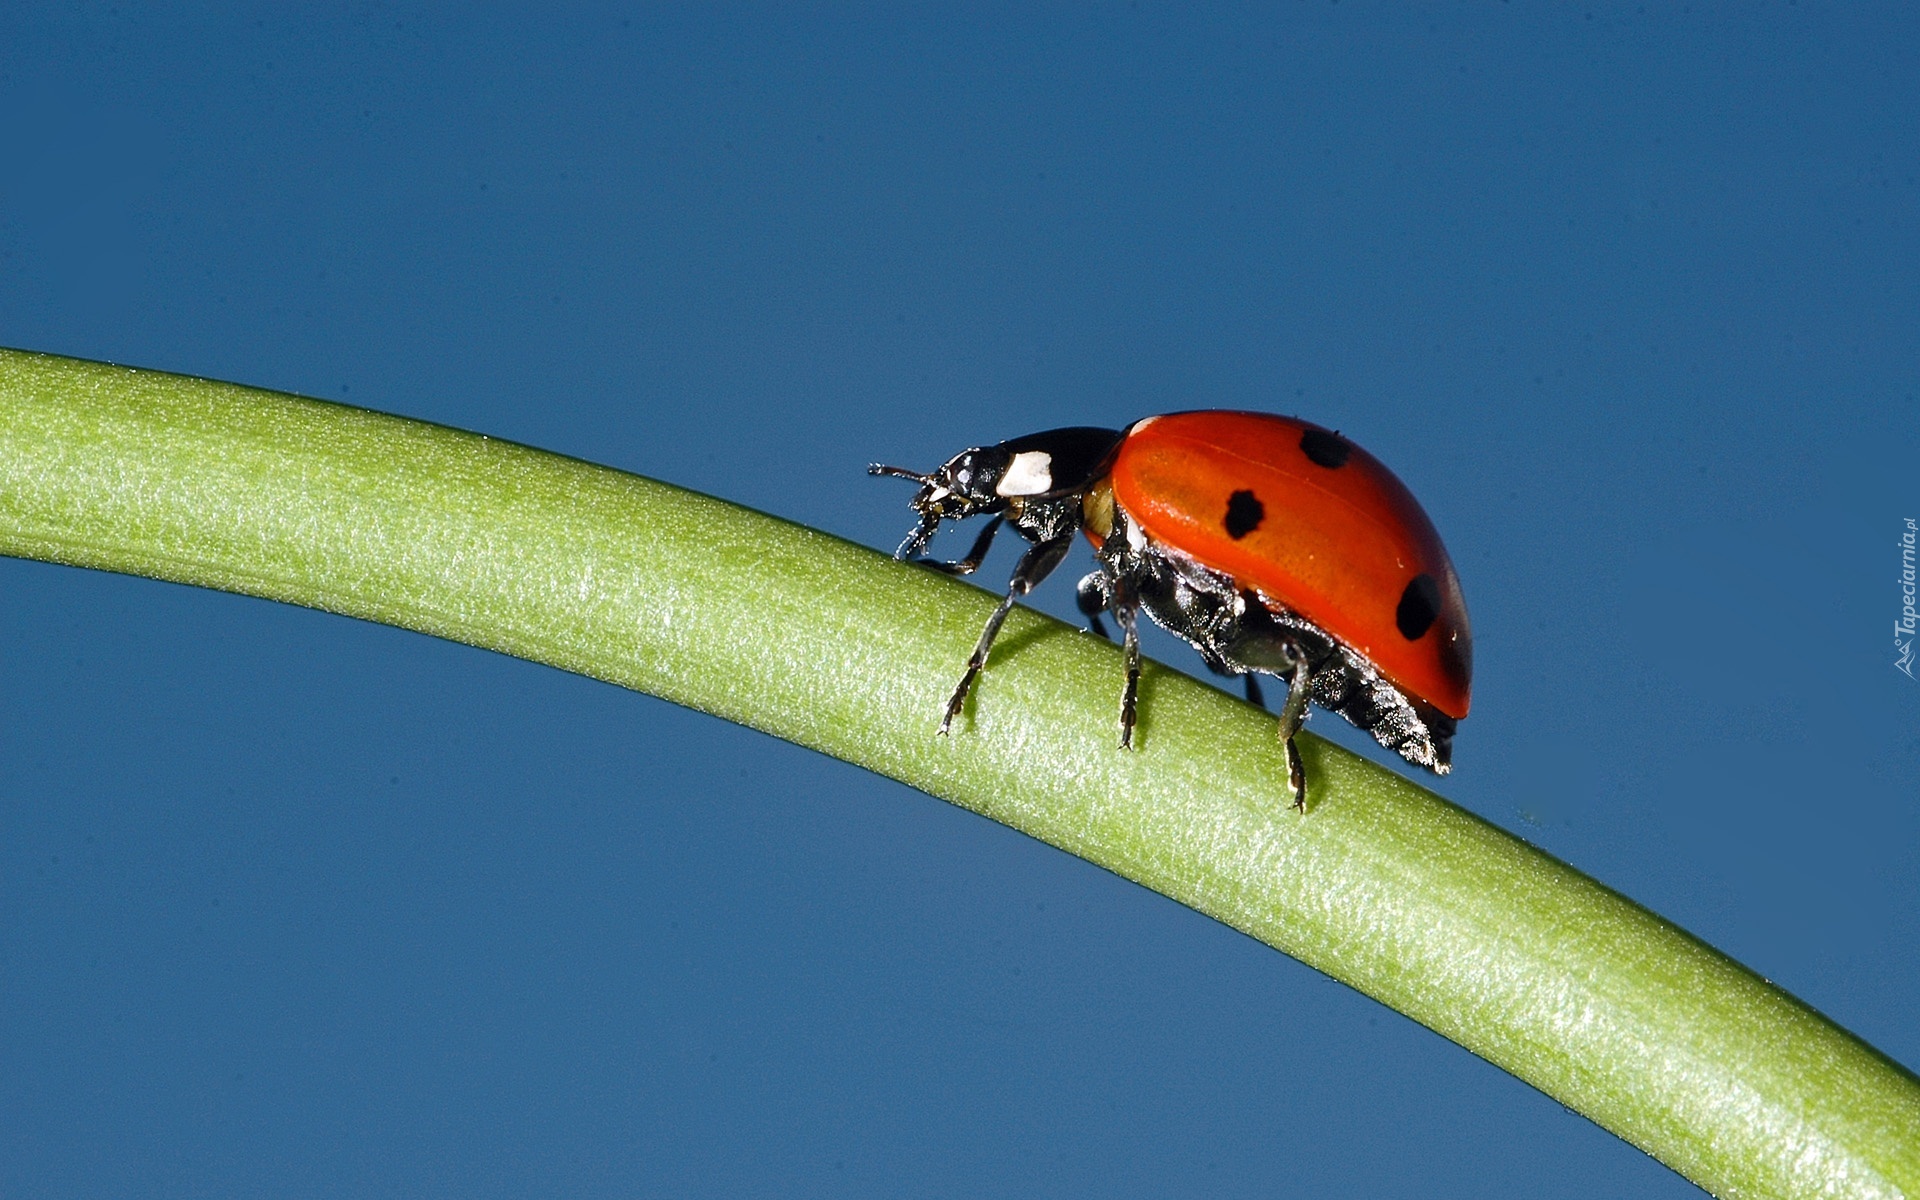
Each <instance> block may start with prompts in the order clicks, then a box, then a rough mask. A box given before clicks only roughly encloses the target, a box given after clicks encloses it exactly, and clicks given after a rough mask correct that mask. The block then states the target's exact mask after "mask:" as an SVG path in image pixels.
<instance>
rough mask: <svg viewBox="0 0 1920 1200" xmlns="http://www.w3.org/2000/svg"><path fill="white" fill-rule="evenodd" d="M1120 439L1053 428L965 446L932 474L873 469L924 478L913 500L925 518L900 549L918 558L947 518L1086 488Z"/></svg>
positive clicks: (1102, 432) (1106, 432) (1108, 432)
mask: <svg viewBox="0 0 1920 1200" xmlns="http://www.w3.org/2000/svg"><path fill="white" fill-rule="evenodd" d="M1119 443H1120V432H1119V431H1118V430H1114V429H1087V428H1074V429H1052V430H1048V431H1047V432H1046V433H1034V434H1028V435H1027V436H1026V437H1022V438H1015V439H1013V440H1012V441H1008V442H1001V443H1000V444H999V445H996V446H975V447H974V448H973V449H971V450H962V451H961V452H960V453H958V454H956V455H954V456H953V457H952V458H950V459H948V460H947V461H946V464H945V465H944V466H942V467H941V468H940V469H939V470H937V471H935V472H933V473H932V474H930V475H922V474H920V473H919V472H918V471H909V470H907V469H905V468H904V467H883V466H881V465H879V464H878V463H876V464H874V465H873V466H871V467H868V468H867V472H868V474H871V475H894V476H898V477H899V478H902V479H914V480H918V481H919V483H920V485H921V486H920V490H919V491H918V492H916V493H914V497H913V500H912V501H911V503H912V505H913V511H914V512H916V513H918V514H920V524H919V526H918V527H916V528H915V529H914V531H913V532H912V533H910V534H908V535H907V540H906V541H904V542H902V543H901V544H900V549H899V550H898V551H896V552H895V554H894V557H896V558H912V557H913V556H914V555H916V554H918V553H920V552H921V551H922V550H924V549H925V548H926V545H927V542H928V541H930V540H931V539H932V538H933V535H934V532H935V531H936V530H938V529H939V528H940V522H942V521H958V520H962V519H964V518H967V517H977V516H981V515H984V514H987V513H1000V512H1004V511H1006V509H1007V508H1008V506H1009V505H1016V504H1018V503H1020V502H1023V501H1029V500H1039V499H1051V498H1055V497H1060V496H1069V495H1075V494H1077V493H1079V492H1081V491H1084V490H1085V489H1086V487H1087V485H1088V484H1089V483H1091V482H1092V481H1093V479H1094V477H1095V476H1096V474H1097V473H1098V470H1099V468H1100V467H1101V466H1102V465H1104V464H1105V462H1106V460H1107V459H1108V458H1109V457H1111V456H1112V453H1113V449H1114V447H1115V446H1117V445H1119ZM1017 511H1018V510H1017V509H1016V513H1017ZM1018 523H1019V522H1018V521H1017V520H1016V521H1015V524H1018Z"/></svg>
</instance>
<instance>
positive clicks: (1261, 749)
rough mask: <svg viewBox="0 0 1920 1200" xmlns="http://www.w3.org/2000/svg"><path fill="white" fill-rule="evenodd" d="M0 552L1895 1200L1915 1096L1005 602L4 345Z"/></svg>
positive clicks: (728, 522)
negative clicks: (861, 789) (703, 715)
mask: <svg viewBox="0 0 1920 1200" xmlns="http://www.w3.org/2000/svg"><path fill="white" fill-rule="evenodd" d="M0 552H4V553H6V554H10V555H16V556H21V557H28V558H38V559H46V560H50V561H54V562H63V563H72V564H76V565H80V566H87V567H97V568H100V569H103V570H109V571H123V572H127V573H130V574H135V575H146V576H152V577H155V578H160V579H170V580H175V581H179V582H182V583H193V584H199V585H201V586H204V587H212V588H222V589H225V590H228V591H234V592H244V593H247V594H250V595H255V596H266V597H270V598H273V599H276V600H285V601H288V602H290V603H294V604H304V605H308V606H310V607H313V608H321V609H327V610H329V611H332V612H339V613H347V614H350V615H353V616H357V617H363V618H366V619H367V620H372V621H382V622H385V623H388V624H392V625H399V626H403V627H405V628H408V629H416V630H420V631H421V632H424V633H431V634H436V635H438V636H440V637H445V638H452V639H454V640H456V641H461V642H467V643H470V644H472V645H476V646H485V647H488V648H490V649H493V650H498V651H501V652H503V653H507V654H514V655H519V656H521V657H523V658H529V659H534V660H536V661H539V662H544V663H550V664H552V665H554V666H557V667H561V668H564V669H566V670H569V671H577V672H580V673H581V674H584V675H591V676H594V677H596V678H599V679H605V680H609V681H611V682H614V683H619V684H623V685H625V686H627V687H631V688H636V689H639V690H641V691H646V692H651V693H653V694H655V695H659V696H663V697H666V698H667V699H670V700H673V701H676V702H678V703H681V704H685V705H689V706H691V707H694V708H698V709H701V710H704V711H706V712H710V713H715V714H717V715H719V716H722V717H725V718H727V719H729V720H732V721H738V722H741V723H743V724H746V725H751V726H753V727H754V728H757V729H762V730H765V731H766V732H768V733H771V734H773V735H775V736H777V737H782V738H786V739H788V740H789V741H793V742H797V743H799V744H801V745H804V746H810V747H813V748H814V749H817V750H820V751H823V752H825V753H827V754H832V755H834V756H836V757H839V758H843V759H846V760H848V761H850V762H854V763H858V764H860V765H861V766H864V767H867V768H869V769H871V770H874V771H878V772H880V773H882V774H885V775H889V776H892V777H893V778H895V779H899V780H901V781H903V782H905V783H908V784H911V785H912V786H914V787H917V788H920V789H923V790H925V791H928V792H931V793H933V794H934V795H936V796H941V797H944V798H945V799H948V800H951V801H953V802H954V803H956V804H961V805H964V806H966V807H967V808H970V809H972V810H974V811H976V812H979V813H982V814H984V815H986V816H989V817H992V818H993V819H995V820H997V821H1003V822H1005V823H1007V824H1009V825H1012V826H1013V827H1015V828H1017V829H1021V830H1024V831H1026V832H1027V833H1029V834H1031V835H1033V836H1034V837H1037V838H1040V839H1043V840H1045V841H1047V842H1051V843H1052V844H1054V845H1056V846H1059V847H1061V848H1062V849H1065V850H1068V851H1070V852H1072V853H1074V854H1078V855H1080V856H1082V857H1084V858H1087V859H1090V860H1092V861H1093V862H1096V863H1099V864H1100V865H1102V866H1104V867H1107V868H1108V869H1110V870H1113V871H1116V872H1118V873H1119V874H1121V875H1124V876H1126V877H1127V878H1129V879H1134V880H1137V881H1139V882H1140V883H1142V884H1145V885H1146V886H1147V887H1150V888H1153V889H1154V890H1156V891H1159V892H1162V893H1164V894H1166V895H1168V896H1171V897H1173V898H1174V899H1176V900H1179V901H1181V902H1183V903H1185V904H1189V905H1191V906H1193V907H1194V908H1196V909H1199V910H1200V911H1202V912H1205V913H1208V914H1210V915H1212V916H1214V917H1216V918H1218V919H1219V920H1221V921H1224V922H1226V923H1227V924H1229V925H1232V926H1234V927H1235V928H1237V929H1241V930H1244V931H1246V932H1247V933H1249V934H1251V935H1252V936H1254V937H1256V938H1259V939H1260V940H1261V941H1264V942H1266V943H1268V944H1269V945H1271V946H1274V947H1276V948H1277V949H1280V950H1282V951H1285V952H1286V953H1288V954H1291V955H1293V956H1294V957H1296V958H1299V959H1301V960H1303V961H1305V962H1307V963H1309V964H1311V965H1313V966H1315V967H1317V968H1319V969H1320V970H1322V971H1325V972H1326V973H1327V974H1329V975H1332V976H1333V977H1334V978H1336V979H1340V980H1342V981H1344V982H1346V983H1348V984H1351V985H1352V986H1354V987H1356V988H1358V989H1360V990H1361V991H1363V992H1365V993H1367V994H1368V995H1370V996H1373V997H1376V998H1377V999H1379V1000H1381V1001H1382V1002H1384V1003H1386V1004H1389V1005H1391V1006H1393V1007H1394V1008H1396V1009H1398V1010H1399V1011H1401V1012H1403V1013H1405V1014H1407V1015H1408V1016H1410V1017H1412V1018H1413V1019H1415V1020H1417V1021H1419V1022H1421V1023H1422V1024H1424V1025H1427V1026H1428V1027H1430V1028H1432V1029H1434V1030H1437V1031H1438V1032H1440V1033H1441V1034H1444V1035H1445V1036H1447V1037H1449V1038H1451V1039H1453V1040H1454V1041H1456V1042H1458V1043H1460V1044H1461V1045H1463V1046H1465V1047H1467V1048H1468V1049H1469V1050H1472V1051H1473V1052H1474V1053H1476V1054H1479V1055H1481V1056H1482V1057H1484V1058H1486V1059H1488V1060H1489V1061H1491V1062H1494V1063H1497V1064H1498V1065H1500V1066H1501V1067H1504V1068H1505V1069H1506V1070H1508V1071H1511V1072H1512V1073H1514V1074H1515V1075H1518V1076H1519V1077H1520V1078H1522V1079H1524V1080H1526V1081H1527V1082H1529V1083H1531V1084H1533V1085H1534V1086H1536V1087H1538V1088H1540V1089H1541V1090H1542V1091H1544V1092H1546V1093H1547V1094H1548V1095H1550V1096H1553V1097H1554V1098H1555V1099H1557V1100H1559V1101H1561V1102H1562V1103H1563V1104H1566V1105H1568V1106H1570V1107H1572V1108H1575V1109H1577V1110H1579V1111H1580V1112H1582V1113H1585V1114H1586V1115H1587V1116H1589V1117H1591V1118H1593V1119H1594V1120H1595V1121H1597V1122H1599V1123H1600V1124H1601V1125H1604V1126H1605V1127H1607V1128H1608V1129H1611V1130H1613V1131H1614V1132H1616V1133H1618V1134H1619V1135H1620V1136H1621V1137H1623V1138H1626V1139H1627V1140H1629V1141H1631V1142H1633V1143H1634V1144H1635V1145H1638V1146H1640V1147H1643V1148H1644V1149H1646V1150H1647V1151H1648V1152H1650V1153H1652V1154H1653V1155H1655V1156H1656V1157H1658V1158H1660V1159H1661V1160H1662V1161H1664V1162H1666V1163H1668V1164H1670V1165H1671V1166H1672V1167H1674V1168H1675V1169H1676V1170H1678V1171H1680V1172H1682V1173H1683V1174H1685V1175H1686V1176H1687V1177H1689V1178H1691V1179H1693V1180H1695V1181H1696V1182H1698V1183H1700V1184H1701V1185H1703V1186H1705V1187H1707V1188H1708V1189H1710V1190H1712V1191H1714V1192H1716V1193H1719V1194H1722V1195H1729V1196H1786V1195H1796V1196H1811V1195H1832V1196H1898V1195H1908V1194H1920V1080H1916V1079H1915V1078H1914V1076H1913V1075H1912V1074H1910V1073H1908V1072H1907V1071H1905V1070H1903V1069H1902V1068H1901V1067H1900V1066H1898V1065H1897V1064H1895V1063H1893V1062H1891V1061H1890V1060H1888V1059H1887V1058H1885V1057H1884V1056H1882V1055H1881V1054H1879V1053H1878V1052H1876V1051H1875V1050H1874V1049H1873V1048H1872V1047H1870V1046H1867V1045H1866V1044H1864V1043H1862V1042H1860V1041H1859V1040H1858V1039H1856V1038H1854V1037H1853V1036H1852V1035H1850V1034H1848V1033H1847V1032H1846V1031H1844V1030H1842V1029H1840V1028H1838V1027H1837V1026H1835V1025H1833V1024H1832V1023H1831V1022H1829V1021H1828V1020H1827V1019H1826V1018H1824V1017H1822V1016H1821V1015H1820V1014H1819V1013H1817V1012H1814V1011H1813V1010H1812V1009H1810V1008H1808V1007H1807V1006H1806V1005H1804V1004H1802V1003H1801V1002H1799V1001H1798V1000H1795V999H1794V998H1793V997H1791V996H1789V995H1787V994H1785V993H1784V992H1781V991H1780V990H1778V989H1776V988H1774V987H1772V986H1771V985H1769V984H1768V983H1766V982H1765V981H1764V980H1762V979H1760V978H1759V977H1758V976H1756V975H1754V974H1753V973H1752V972H1750V971H1748V970H1746V969H1745V968H1744V967H1741V966H1740V965H1738V964H1737V963H1734V962H1732V961H1731V960H1729V959H1727V958H1726V957H1724V956H1723V955H1721V954H1720V953H1718V952H1717V951H1715V950H1713V949H1712V948H1710V947H1708V946H1706V945H1704V944H1702V943H1701V942H1699V941H1697V940H1696V939H1694V938H1693V937H1691V936H1690V935H1688V934H1687V933H1685V932H1683V931H1682V930H1679V929H1677V928H1675V927H1674V926H1672V925H1670V924H1668V923H1667V922H1665V921H1662V920H1661V919H1660V918H1659V917H1657V916H1655V915H1654V914H1652V913H1649V912H1647V911H1646V910H1644V909H1642V908H1640V907H1638V906H1637V905H1635V904H1633V903H1632V902H1631V901H1628V900H1626V899H1624V898H1622V897H1621V896H1619V895H1617V894H1615V893H1613V892H1611V891H1609V890H1608V889H1606V888H1605V887H1602V886H1601V885H1600V884H1598V883H1595V882H1594V881H1593V880H1591V879H1588V878H1587V877H1586V876H1584V875H1581V874H1580V873H1579V872H1577V871H1575V870H1573V869H1572V868H1570V867H1568V866H1566V865H1565V864H1563V863H1561V862H1559V861H1557V860H1555V859H1553V858H1551V857H1549V856H1547V855H1545V854H1543V853H1541V852H1540V851H1538V850H1536V849H1534V848H1532V847H1530V846H1528V845H1526V844H1525V843H1523V842H1521V841H1519V840H1518V839H1516V838H1513V837H1511V836H1510V835H1508V834H1506V833H1504V832H1502V831H1500V830H1498V829H1496V828H1494V827H1493V826H1491V825H1488V824H1486V823H1485V822H1483V821H1481V820H1479V819H1477V818H1475V817H1473V816H1472V815H1470V814H1468V813H1466V812H1463V811H1461V810H1460V809H1458V808H1455V807H1453V806H1452V805H1450V804H1448V803H1446V802H1445V801H1443V800H1441V799H1439V798H1438V797H1436V796H1434V795H1432V794H1431V793H1429V792H1427V791H1425V790H1424V789H1422V788H1420V787H1417V786H1415V785H1414V784H1412V783H1410V782H1408V781H1406V780H1404V779H1401V778H1400V777H1398V776H1396V775H1394V774H1392V773H1391V772H1388V771H1386V770H1384V769H1382V768H1380V767H1378V766H1375V765H1372V764H1370V763H1368V762H1366V761H1364V760H1361V759H1359V758H1356V757H1354V756H1352V755H1349V754H1346V753H1344V752H1343V751H1341V750H1339V749H1337V748H1335V747H1333V746H1330V745H1328V744H1326V743H1324V742H1321V741H1318V740H1316V739H1313V738H1311V737H1308V738H1304V739H1303V744H1302V749H1303V751H1304V753H1305V755H1306V757H1307V766H1308V769H1309V771H1310V772H1311V777H1312V779H1313V781H1314V797H1315V804H1314V807H1313V809H1312V810H1311V811H1310V812H1309V813H1308V814H1307V815H1306V816H1304V817H1301V816H1299V815H1297V814H1295V813H1294V812H1293V811H1292V810H1291V809H1289V808H1288V807H1287V803H1286V800H1285V797H1284V795H1283V789H1282V787H1281V782H1280V781H1281V780H1282V779H1283V778H1284V775H1285V770H1286V768H1285V764H1284V762H1283V761H1282V755H1281V752H1280V749H1279V747H1278V745H1277V743H1276V741H1275V739H1274V736H1273V728H1272V719H1271V718H1270V717H1267V716H1265V715H1264V714H1261V713H1258V712H1256V711H1255V710H1253V709H1251V708H1249V707H1247V706H1245V705H1242V704H1241V703H1239V702H1238V701H1236V700H1233V699H1231V698H1229V697H1228V696H1226V695H1224V694H1222V693H1221V692H1219V691H1216V690H1215V689H1213V688H1211V687H1207V686H1205V685H1202V684H1200V683H1198V682H1196V681H1193V680H1190V679H1188V678H1187V677H1185V676H1183V675H1180V674H1177V673H1175V672H1172V671H1168V670H1165V669H1161V668H1158V667H1155V666H1153V665H1152V664H1149V666H1148V672H1147V675H1146V677H1145V679H1144V681H1143V693H1144V695H1143V704H1142V706H1141V709H1142V711H1141V725H1140V730H1139V735H1138V740H1137V745H1138V751H1137V752H1136V753H1132V754H1123V753H1119V752H1117V751H1116V750H1115V748H1114V712H1113V692H1114V687H1113V684H1114V680H1115V679H1116V678H1117V677H1118V674H1119V671H1120V666H1119V662H1118V657H1117V652H1116V651H1115V650H1114V649H1113V648H1111V647H1110V646H1108V645H1106V644H1105V643H1103V642H1100V641H1097V640H1096V639H1093V638H1089V637H1085V636H1082V635H1079V634H1077V633H1075V632H1074V631H1072V630H1070V629H1068V628H1067V627H1066V626H1063V625H1060V624H1058V623H1056V622H1053V621H1051V620H1048V619H1046V618H1044V617H1041V616H1038V615H1036V614H1034V613H1031V612H1028V611H1026V610H1024V609H1023V610H1018V611H1016V612H1015V614H1014V616H1013V618H1012V619H1011V620H1010V621H1009V622H1008V623H1007V627H1006V631H1005V633H1004V634H1003V636H1002V638H1001V641H1000V643H999V646H998V648H997V653H996V654H995V657H994V663H993V670H992V671H991V672H989V673H988V674H987V675H986V676H985V677H984V679H983V680H982V682H981V684H980V686H979V688H978V689H977V703H976V704H975V705H974V706H972V707H970V709H969V712H968V713H967V715H966V716H964V717H963V718H962V720H961V721H960V722H959V723H958V724H957V725H956V727H955V730H954V734H953V736H952V737H949V738H941V737H936V736H933V725H934V714H936V713H938V712H939V710H940V705H941V703H942V701H943V700H944V698H945V695H946V691H947V689H948V688H949V687H950V686H951V685H952V682H953V669H954V664H955V663H956V662H958V661H959V660H960V659H961V658H962V657H964V655H965V652H966V650H967V648H968V647H969V646H970V645H971V644H972V642H973V639H974V637H975V635H976V634H977V633H978V631H979V628H980V623H981V620H982V619H983V617H984V616H985V614H986V611H987V609H988V608H989V607H990V606H991V604H992V598H991V597H989V596H987V595H986V594H985V593H983V592H981V591H980V590H979V589H977V588H973V587H970V586H967V585H964V584H960V583H957V582H955V581H953V580H950V579H946V578H943V577H940V576H937V575H935V574H933V573H931V572H927V571H919V570H913V569H909V568H904V567H901V566H899V565H897V564H895V563H893V562H892V561H891V560H889V559H888V558H886V557H885V556H884V555H882V554H878V553H875V552H873V551H871V550H868V549H865V548H862V547H860V546H855V545H851V544H849V543H847V542H844V541H841V540H839V539H837V538H834V537H830V536H827V535H826V534H822V533H818V532H815V531H813V530H810V529H805V528H802V527H799V526H796V525H792V524H789V523H787V522H785V521H781V520H779V519H777V518H774V517H769V516H766V515H763V514H761V513H756V512H752V511H749V510H746V509H743V508H739V507H737V506H734V505H731V504H727V503H725V502H724V501H720V500H715V499H712V498H710V497H707V496H701V495H696V494H693V493H691V492H686V491H683V490H681V489H679V488H675V487H671V486H669V485H666V484H663V483H656V482H654V481H652V480H648V479H641V478H638V477H635V476H632V475H627V474H623V473H621V472H618V471H613V470H609V469H607V468H604V467H596V466H592V465H590V464H588V463H583V462H578V461H575V460H572V459H567V458H561V457H558V456H556V455H552V454H546V453H542V452H540V451H537V450H531V449H528V448H526V447H524V446H517V445H513V444H510V443H506V442H501V441H498V440H494V439H491V438H487V437H483V436H479V435H476V434H470V433H462V432H459V431H457V430H452V429H445V428H441V427H438V426H433V425H426V424H422V423H419V422H415V421H407V420H402V419H399V418H395V417H389V416H382V415H379V414H376V413H371V412H365V411H362V410H358V409H352V408H345V407H342V406H339V405H334V404H326V403H321V402H317V401H312V400H304V399H299V398H296V397H292V396H285V395H279V394H276V393H271V392H263V391H258V390H255V389H250V388H243V387H236V386H232V385H228V384H220V383H210V382H207V381H204V380H198V379H190V378H184V377H181V376H175V375H166V374H160V373H157V372H150V371H135V370H128V369H124V368H119V367H111V366H103V365H100V364H95V363H86V362H80V361H76V360H72V359H63V358H55V357H51V356H46V355H37V354H28V353H22V352H17V351H0Z"/></svg>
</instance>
